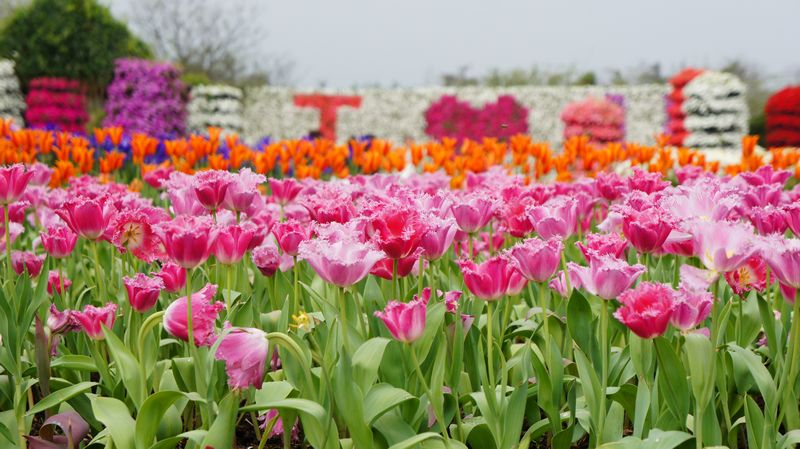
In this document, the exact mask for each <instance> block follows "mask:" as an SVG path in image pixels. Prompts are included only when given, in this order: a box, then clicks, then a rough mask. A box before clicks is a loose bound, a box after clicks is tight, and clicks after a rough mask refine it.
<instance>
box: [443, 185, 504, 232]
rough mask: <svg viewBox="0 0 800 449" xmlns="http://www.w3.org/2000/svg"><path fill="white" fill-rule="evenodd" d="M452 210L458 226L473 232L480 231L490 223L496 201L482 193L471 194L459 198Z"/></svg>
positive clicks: (465, 230)
mask: <svg viewBox="0 0 800 449" xmlns="http://www.w3.org/2000/svg"><path fill="white" fill-rule="evenodd" d="M450 210H451V211H452V212H453V218H455V220H456V224H458V227H459V228H460V229H461V230H462V231H464V232H466V233H468V234H472V233H475V232H478V231H479V230H480V229H481V228H483V227H484V226H486V225H487V224H488V223H489V220H491V219H492V214H493V213H494V203H493V202H492V201H490V200H489V199H487V198H484V197H483V196H481V195H480V194H477V193H475V194H471V195H469V196H467V197H466V198H457V199H456V200H455V202H454V204H453V205H452V206H450Z"/></svg>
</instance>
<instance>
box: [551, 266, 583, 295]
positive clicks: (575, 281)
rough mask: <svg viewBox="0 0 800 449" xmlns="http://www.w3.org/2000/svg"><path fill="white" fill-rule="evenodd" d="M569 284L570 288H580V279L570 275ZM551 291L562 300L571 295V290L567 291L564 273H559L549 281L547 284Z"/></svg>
mask: <svg viewBox="0 0 800 449" xmlns="http://www.w3.org/2000/svg"><path fill="white" fill-rule="evenodd" d="M567 273H569V272H567ZM569 283H570V285H569V286H570V288H573V289H574V288H582V287H583V286H582V285H581V280H580V278H578V277H576V276H573V275H570V276H569ZM547 286H548V287H550V289H551V290H554V291H555V292H556V293H558V294H559V295H561V296H562V297H564V298H569V297H570V295H572V290H571V289H567V277H566V275H565V274H564V271H563V270H562V271H559V272H558V274H557V275H556V277H554V278H553V279H551V280H550V283H548V284H547Z"/></svg>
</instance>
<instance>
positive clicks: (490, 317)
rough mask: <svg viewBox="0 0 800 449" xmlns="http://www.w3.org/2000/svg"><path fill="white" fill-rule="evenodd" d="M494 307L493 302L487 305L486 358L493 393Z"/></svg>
mask: <svg viewBox="0 0 800 449" xmlns="http://www.w3.org/2000/svg"><path fill="white" fill-rule="evenodd" d="M493 306H494V302H493V301H489V302H487V303H486V356H487V365H488V367H489V383H490V384H491V385H492V391H494V388H495V386H497V383H496V382H495V377H494V357H493V353H494V341H493V338H494V337H493V336H492V322H493V321H494V313H493V311H494V307H493ZM457 324H458V323H457Z"/></svg>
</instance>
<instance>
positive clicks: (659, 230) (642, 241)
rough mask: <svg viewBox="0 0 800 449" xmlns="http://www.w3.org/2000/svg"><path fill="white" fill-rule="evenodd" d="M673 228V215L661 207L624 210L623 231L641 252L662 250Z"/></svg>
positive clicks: (632, 244)
mask: <svg viewBox="0 0 800 449" xmlns="http://www.w3.org/2000/svg"><path fill="white" fill-rule="evenodd" d="M673 229H674V226H673V221H672V217H671V216H670V215H669V214H668V213H667V212H665V211H664V210H663V209H661V208H658V207H652V208H649V209H645V210H642V211H638V210H634V209H631V208H628V209H626V210H625V211H624V212H623V221H622V233H623V234H625V237H626V238H627V239H628V241H629V242H630V243H631V246H633V247H634V248H636V250H637V251H639V252H640V253H652V252H656V251H660V250H661V245H663V244H664V242H665V241H666V240H667V237H669V234H670V232H672V230H673Z"/></svg>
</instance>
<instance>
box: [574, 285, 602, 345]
mask: <svg viewBox="0 0 800 449" xmlns="http://www.w3.org/2000/svg"><path fill="white" fill-rule="evenodd" d="M593 316H594V315H593V314H592V307H591V306H590V305H589V301H587V300H586V298H585V297H584V296H583V295H582V294H581V292H579V291H578V289H573V290H572V296H570V298H569V302H567V329H569V334H570V335H571V336H572V339H573V340H575V343H577V344H578V347H579V348H581V351H583V353H584V354H586V355H588V356H589V357H591V359H592V360H597V359H596V358H595V357H594V354H595V351H596V349H597V344H596V342H595V339H594V329H593V327H592V319H593Z"/></svg>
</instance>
